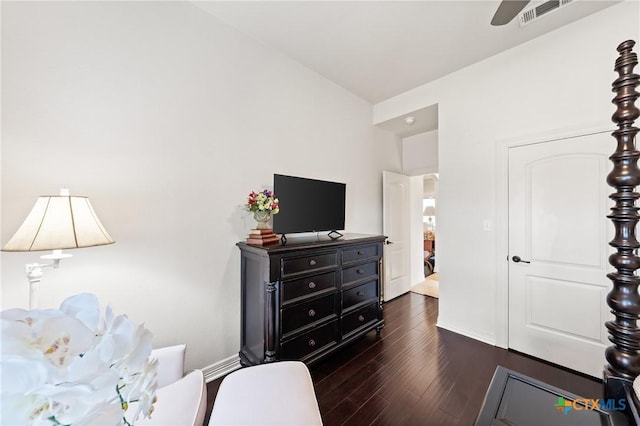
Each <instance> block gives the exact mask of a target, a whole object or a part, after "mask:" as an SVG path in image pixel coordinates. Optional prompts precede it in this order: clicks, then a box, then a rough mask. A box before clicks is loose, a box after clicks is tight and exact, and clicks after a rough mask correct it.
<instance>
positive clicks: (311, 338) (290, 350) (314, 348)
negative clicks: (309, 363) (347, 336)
mask: <svg viewBox="0 0 640 426" xmlns="http://www.w3.org/2000/svg"><path fill="white" fill-rule="evenodd" d="M338 333H339V332H338V320H335V321H332V322H330V323H328V324H325V325H323V326H322V327H320V328H316V329H315V330H311V331H309V332H307V333H305V334H303V335H301V336H298V337H296V338H295V339H291V340H289V341H288V342H284V343H282V347H281V351H282V359H299V360H304V358H305V357H308V356H309V355H311V354H313V353H315V352H318V351H320V350H322V349H325V348H327V347H329V346H332V345H335V344H336V342H337V341H338V338H339V334H338Z"/></svg>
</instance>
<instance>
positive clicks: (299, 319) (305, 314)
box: [282, 294, 337, 335]
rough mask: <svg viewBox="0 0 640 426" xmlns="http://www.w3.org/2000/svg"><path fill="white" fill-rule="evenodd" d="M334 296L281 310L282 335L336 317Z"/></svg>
mask: <svg viewBox="0 0 640 426" xmlns="http://www.w3.org/2000/svg"><path fill="white" fill-rule="evenodd" d="M335 300H336V295H334V294H330V295H328V296H324V297H321V298H319V299H314V300H310V301H308V302H305V303H301V304H299V305H295V306H291V307H288V308H285V309H283V310H282V334H283V335H286V334H287V333H290V332H292V331H294V330H297V329H299V328H302V327H304V326H306V325H309V324H311V323H314V322H317V321H321V320H323V319H326V318H328V317H330V316H337V315H336V312H337V311H336V303H335Z"/></svg>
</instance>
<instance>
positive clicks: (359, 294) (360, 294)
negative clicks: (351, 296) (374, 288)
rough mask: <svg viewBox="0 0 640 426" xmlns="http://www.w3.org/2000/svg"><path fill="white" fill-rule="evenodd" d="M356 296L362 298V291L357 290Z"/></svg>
mask: <svg viewBox="0 0 640 426" xmlns="http://www.w3.org/2000/svg"><path fill="white" fill-rule="evenodd" d="M356 294H357V295H358V296H360V297H362V296H364V291H362V290H358V292H357V293H356Z"/></svg>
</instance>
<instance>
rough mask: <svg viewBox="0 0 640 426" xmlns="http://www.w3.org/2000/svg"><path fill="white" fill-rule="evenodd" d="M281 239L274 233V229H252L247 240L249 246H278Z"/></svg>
mask: <svg viewBox="0 0 640 426" xmlns="http://www.w3.org/2000/svg"><path fill="white" fill-rule="evenodd" d="M279 241H280V237H278V236H277V235H276V234H274V233H273V229H252V230H251V232H249V238H247V244H254V245H257V246H266V245H269V244H278V242H279Z"/></svg>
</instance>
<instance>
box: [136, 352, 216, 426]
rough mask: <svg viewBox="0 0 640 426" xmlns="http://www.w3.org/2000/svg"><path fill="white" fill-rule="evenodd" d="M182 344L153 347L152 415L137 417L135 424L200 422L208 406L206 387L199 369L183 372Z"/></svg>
mask: <svg viewBox="0 0 640 426" xmlns="http://www.w3.org/2000/svg"><path fill="white" fill-rule="evenodd" d="M185 350H186V346H185V345H176V346H169V347H165V348H159V349H154V350H153V351H152V352H151V358H157V359H158V389H157V390H156V396H157V398H158V400H157V402H156V403H155V405H154V410H153V414H152V415H151V418H146V419H139V420H138V421H137V422H136V425H158V426H189V425H193V426H201V425H202V424H203V423H204V417H205V411H206V409H207V389H206V385H205V381H204V375H203V374H202V371H200V370H193V371H190V372H188V373H186V374H185V372H184V356H185Z"/></svg>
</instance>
